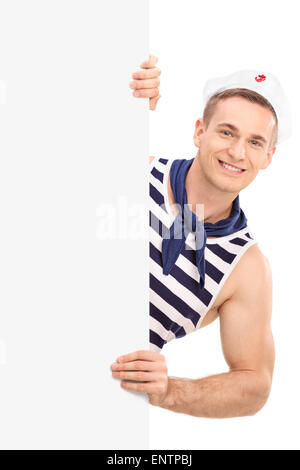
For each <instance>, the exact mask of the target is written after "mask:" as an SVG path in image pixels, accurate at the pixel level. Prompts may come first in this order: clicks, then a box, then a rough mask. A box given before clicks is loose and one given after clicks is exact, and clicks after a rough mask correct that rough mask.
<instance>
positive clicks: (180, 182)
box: [111, 56, 289, 418]
mask: <svg viewBox="0 0 300 470" xmlns="http://www.w3.org/2000/svg"><path fill="white" fill-rule="evenodd" d="M156 62H157V58H156V57H154V56H150V59H149V60H148V61H146V62H144V63H143V64H141V68H142V69H143V70H141V71H138V72H136V73H135V74H133V78H134V79H135V80H134V81H133V82H131V85H130V86H131V87H132V88H134V89H135V92H134V96H140V97H147V98H149V101H150V109H152V110H154V109H155V107H156V104H157V101H158V99H159V98H160V95H159V91H158V86H159V79H158V76H159V75H160V70H159V69H157V68H156V67H155V64H156ZM137 92H138V93H137ZM266 96H267V97H268V98H269V99H267V98H266ZM204 98H205V105H206V106H205V110H204V113H203V117H202V118H201V119H198V120H197V122H196V125H195V131H194V143H195V146H196V147H197V148H198V152H197V155H196V157H195V158H193V159H191V160H174V161H171V160H166V159H162V158H160V159H156V158H154V157H150V162H151V175H150V196H151V198H150V199H151V203H150V205H151V206H150V211H151V215H152V222H151V238H150V292H151V295H150V351H136V352H133V353H130V354H126V355H124V356H122V357H119V358H118V359H117V361H116V363H114V364H112V365H111V369H112V373H113V376H114V377H116V378H120V379H121V386H122V387H123V388H125V389H127V390H134V391H138V392H144V393H147V394H148V396H149V402H150V403H151V404H152V405H156V406H160V407H162V408H165V409H169V410H172V411H175V412H180V413H186V414H190V415H193V416H199V417H211V418H226V417H236V416H248V415H253V414H255V413H256V412H257V411H259V410H260V409H261V408H262V407H263V405H264V404H265V403H266V401H267V398H268V396H269V393H270V389H271V382H272V373H273V367H274V345H273V338H272V332H271V326H270V321H271V312H272V280H271V270H270V266H269V263H268V260H267V259H266V258H265V256H264V255H263V254H262V252H261V251H260V249H259V248H258V246H257V244H256V241H255V240H254V238H253V236H252V235H251V234H250V231H249V228H248V226H247V219H246V217H245V214H244V213H243V211H242V210H241V208H240V206H239V197H238V195H239V192H240V191H241V190H242V189H243V188H245V187H246V186H248V185H249V184H250V183H251V182H252V181H253V180H254V178H255V177H256V176H257V174H258V172H259V171H260V170H263V169H266V168H267V167H268V166H269V165H270V163H271V161H272V157H273V155H274V152H275V149H276V143H277V140H278V139H279V140H280V141H281V140H282V139H283V138H285V137H286V136H287V134H288V128H287V124H288V120H289V112H288V103H287V101H286V98H285V96H284V94H283V92H282V89H281V87H280V85H279V83H278V82H277V80H276V79H275V77H273V76H271V75H270V74H265V75H264V74H260V73H254V72H251V71H242V72H238V73H236V74H232V75H230V76H228V77H224V78H221V79H213V80H210V81H208V82H207V84H206V87H205V89H204ZM187 204H188V206H187ZM199 205H201V206H200V207H203V208H204V212H203V213H202V218H201V211H200V213H199ZM186 206H187V207H188V208H190V211H189V210H188V209H187V212H185V210H186ZM186 215H189V216H190V219H189V220H190V222H188V221H187V218H186V217H185V216H186ZM196 216H197V217H196ZM199 221H200V223H199ZM217 317H219V319H220V332H221V341H222V348H223V353H224V357H225V360H226V362H227V364H228V366H229V371H228V372H225V373H223V374H217V375H212V376H209V377H205V378H200V379H195V380H189V379H181V378H175V377H168V372H167V365H166V361H165V358H164V356H163V355H162V354H161V353H160V351H161V349H162V347H163V346H164V344H165V343H167V342H168V341H170V340H172V339H174V338H180V337H181V336H184V335H185V334H188V333H190V332H192V331H196V330H197V329H198V328H200V327H202V326H205V325H207V324H209V323H211V322H212V321H213V320H215V319H216V318H217ZM130 380H131V381H133V382H130Z"/></svg>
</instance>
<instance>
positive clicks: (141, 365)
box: [111, 361, 157, 371]
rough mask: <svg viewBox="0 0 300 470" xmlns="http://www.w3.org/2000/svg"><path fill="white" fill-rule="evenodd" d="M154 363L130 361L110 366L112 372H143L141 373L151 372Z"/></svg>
mask: <svg viewBox="0 0 300 470" xmlns="http://www.w3.org/2000/svg"><path fill="white" fill-rule="evenodd" d="M156 367H157V366H156V362H150V361H132V362H125V363H124V364H122V363H119V362H115V363H113V364H112V365H111V369H112V370H113V371H116V370H143V371H153V370H155V369H156Z"/></svg>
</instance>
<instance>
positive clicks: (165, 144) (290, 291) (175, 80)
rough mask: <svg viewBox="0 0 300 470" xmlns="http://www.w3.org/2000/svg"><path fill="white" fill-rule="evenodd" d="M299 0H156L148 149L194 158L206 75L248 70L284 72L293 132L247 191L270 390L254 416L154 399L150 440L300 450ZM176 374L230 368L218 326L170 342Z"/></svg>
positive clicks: (156, 445) (166, 444)
mask: <svg viewBox="0 0 300 470" xmlns="http://www.w3.org/2000/svg"><path fill="white" fill-rule="evenodd" d="M297 7H298V4H297V2H295V1H294V0H286V1H285V2H281V1H280V2H279V1H273V2H269V1H267V0H265V1H261V0H259V1H258V0H251V1H245V2H241V1H238V0H227V1H226V2H224V1H221V0H210V1H199V0H185V1H182V0H164V1H158V0H150V52H151V53H152V54H154V55H157V56H158V57H159V62H158V64H157V65H158V67H160V68H161V70H162V74H161V77H160V80H161V86H160V90H161V95H162V97H161V99H160V100H159V102H158V105H157V110H156V111H155V112H151V113H150V155H156V156H161V157H165V158H192V157H194V156H195V155H196V151H197V149H196V147H194V144H193V133H194V127H195V122H196V120H197V119H198V118H199V117H201V115H202V114H201V113H202V110H203V106H202V88H203V85H204V83H205V81H206V80H207V79H208V78H210V77H214V76H222V75H226V74H229V73H232V72H234V71H236V70H241V69H252V68H254V69H257V68H258V69H261V71H262V73H264V72H271V73H273V74H274V75H276V76H277V77H278V79H279V80H280V81H281V83H282V86H283V87H284V89H285V91H286V94H287V95H288V96H289V98H290V101H291V106H292V113H293V131H294V132H293V137H292V138H291V139H290V140H289V141H286V142H284V143H282V144H281V145H280V146H278V148H277V150H276V153H275V155H274V157H273V162H272V164H271V166H270V167H269V168H268V169H267V170H264V171H261V172H260V174H259V175H258V176H257V179H256V180H255V181H254V182H253V183H252V184H251V185H250V186H249V187H248V188H246V189H245V190H244V191H243V192H242V193H241V196H240V201H241V206H242V208H243V210H244V212H245V213H246V216H247V218H248V222H249V226H250V228H251V230H252V232H253V233H254V235H255V237H256V238H257V240H258V242H259V246H260V248H261V250H262V251H263V253H264V254H265V255H266V256H267V258H268V259H269V261H270V263H271V267H272V272H273V285H274V293H273V321H272V327H273V333H274V339H275V346H276V365H275V372H274V379H273V387H272V392H271V396H270V398H269V400H268V402H267V404H266V405H265V407H264V408H263V409H262V410H261V411H260V412H259V413H258V414H257V415H255V416H253V417H247V418H235V419H225V420H210V419H202V418H195V417H191V416H187V415H182V414H178V413H173V412H171V411H167V410H163V409H160V408H155V407H150V448H152V449H276V448H280V449H281V448H282V449H293V448H294V449H299V448H300V438H299V432H298V429H299V422H300V400H299V396H300V369H299V358H300V341H299V331H300V316H299V313H300V312H299V301H298V292H299V287H298V284H299V263H300V255H299V237H298V233H299V220H298V201H299V171H300V164H299V144H298V129H299V127H300V122H299V111H298V109H299V104H300V89H299V72H300V67H299V61H298V59H297V57H298V48H299V41H300V33H299V21H298V18H299V17H298V13H297V11H298V8H297ZM163 354H164V355H165V357H166V359H167V363H168V367H169V375H173V376H177V377H190V378H197V377H202V376H205V375H211V374H215V373H218V372H224V371H226V370H228V368H227V365H226V363H225V361H224V359H223V356H222V352H221V347H220V339H219V325H218V322H217V321H216V322H215V323H213V324H212V325H210V326H208V327H206V328H204V329H201V330H200V331H198V332H196V333H195V334H191V335H189V336H187V337H185V338H183V339H179V340H174V341H172V342H171V343H169V344H168V345H167V346H166V347H165V348H164V350H163Z"/></svg>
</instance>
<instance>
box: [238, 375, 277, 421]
mask: <svg viewBox="0 0 300 470" xmlns="http://www.w3.org/2000/svg"><path fill="white" fill-rule="evenodd" d="M271 385H272V379H271V378H270V377H268V376H264V377H261V376H259V377H257V379H256V380H255V383H254V384H252V386H251V388H250V390H248V393H247V398H248V405H249V406H248V409H247V413H246V414H245V415H244V416H254V415H256V414H257V413H258V412H259V411H260V410H261V409H262V408H263V407H264V406H265V404H266V403H267V401H268V398H269V396H270V392H271Z"/></svg>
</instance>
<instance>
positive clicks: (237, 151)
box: [228, 139, 246, 160]
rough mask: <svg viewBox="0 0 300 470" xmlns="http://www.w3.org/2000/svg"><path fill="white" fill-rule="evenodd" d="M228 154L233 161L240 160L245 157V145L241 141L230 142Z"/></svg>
mask: <svg viewBox="0 0 300 470" xmlns="http://www.w3.org/2000/svg"><path fill="white" fill-rule="evenodd" d="M228 154H229V155H230V156H231V157H232V158H234V159H235V160H241V159H244V158H245V157H246V148H245V143H244V142H243V140H242V139H239V140H236V141H235V142H231V144H230V146H229V148H228Z"/></svg>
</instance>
